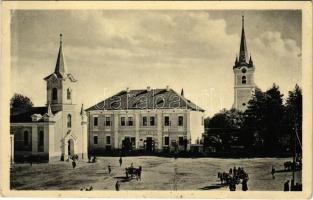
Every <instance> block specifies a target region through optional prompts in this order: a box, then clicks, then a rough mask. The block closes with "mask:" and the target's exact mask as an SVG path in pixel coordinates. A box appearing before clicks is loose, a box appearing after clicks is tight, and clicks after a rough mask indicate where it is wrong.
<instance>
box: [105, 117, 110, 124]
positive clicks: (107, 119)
mask: <svg viewBox="0 0 313 200" xmlns="http://www.w3.org/2000/svg"><path fill="white" fill-rule="evenodd" d="M105 125H106V126H111V118H110V117H106V118H105Z"/></svg>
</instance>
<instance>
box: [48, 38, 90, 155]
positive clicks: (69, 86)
mask: <svg viewBox="0 0 313 200" xmlns="http://www.w3.org/2000/svg"><path fill="white" fill-rule="evenodd" d="M44 80H45V81H46V83H47V106H48V107H49V108H50V109H51V111H50V112H51V113H52V114H51V115H53V116H54V119H55V130H54V136H53V138H49V148H50V149H54V153H55V154H56V155H58V154H59V153H61V160H67V159H68V158H69V156H72V155H80V158H86V157H87V123H86V120H87V119H86V117H87V116H86V115H85V113H84V112H83V111H80V110H79V108H78V107H77V105H76V102H75V91H76V84H77V80H76V79H75V78H74V76H73V75H72V74H70V73H68V71H67V67H66V65H65V59H64V55H63V41H62V34H60V47H59V52H58V56H57V61H56V65H55V68H54V72H53V73H52V74H50V75H49V76H47V77H46V78H44ZM82 109H83V108H82ZM50 132H51V131H50ZM50 132H49V133H50ZM51 135H52V134H51ZM49 137H50V135H49ZM51 137H52V136H51ZM60 142H61V144H60Z"/></svg>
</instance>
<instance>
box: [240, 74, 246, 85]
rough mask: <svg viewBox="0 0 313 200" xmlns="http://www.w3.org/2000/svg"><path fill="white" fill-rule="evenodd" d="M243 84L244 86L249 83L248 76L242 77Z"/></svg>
mask: <svg viewBox="0 0 313 200" xmlns="http://www.w3.org/2000/svg"><path fill="white" fill-rule="evenodd" d="M241 83H242V84H246V83H247V77H246V76H242V78H241Z"/></svg>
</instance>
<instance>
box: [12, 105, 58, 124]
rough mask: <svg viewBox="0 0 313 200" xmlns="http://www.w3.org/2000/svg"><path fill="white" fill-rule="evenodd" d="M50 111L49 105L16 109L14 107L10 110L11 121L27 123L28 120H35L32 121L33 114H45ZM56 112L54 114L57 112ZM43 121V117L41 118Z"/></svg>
mask: <svg viewBox="0 0 313 200" xmlns="http://www.w3.org/2000/svg"><path fill="white" fill-rule="evenodd" d="M46 113H48V108H47V107H32V108H29V109H14V108H12V109H11V111H10V123H27V122H33V121H32V117H31V116H32V115H34V114H39V115H42V116H43V115H44V114H46ZM55 113H56V112H54V113H53V114H55ZM40 121H43V120H42V119H41V120H39V122H40Z"/></svg>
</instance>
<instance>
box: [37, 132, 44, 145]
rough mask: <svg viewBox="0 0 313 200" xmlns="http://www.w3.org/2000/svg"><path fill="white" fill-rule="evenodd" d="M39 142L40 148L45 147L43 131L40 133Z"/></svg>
mask: <svg viewBox="0 0 313 200" xmlns="http://www.w3.org/2000/svg"><path fill="white" fill-rule="evenodd" d="M38 142H39V146H43V142H44V135H43V131H40V132H39V136H38Z"/></svg>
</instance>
